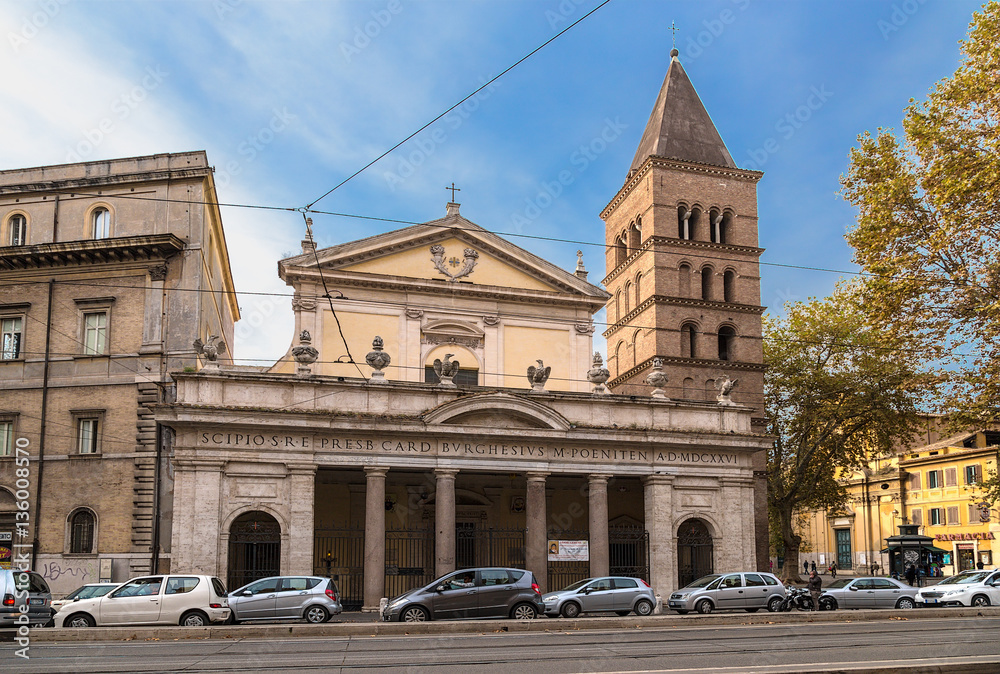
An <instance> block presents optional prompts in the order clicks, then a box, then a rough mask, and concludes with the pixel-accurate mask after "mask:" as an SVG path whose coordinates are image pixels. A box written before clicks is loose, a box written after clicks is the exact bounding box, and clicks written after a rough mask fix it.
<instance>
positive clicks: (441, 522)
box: [434, 468, 458, 576]
mask: <svg viewBox="0 0 1000 674" xmlns="http://www.w3.org/2000/svg"><path fill="white" fill-rule="evenodd" d="M456 475H458V470H457V469H454V468H437V469H435V470H434V477H435V478H436V479H437V486H436V489H435V494H434V572H435V574H437V575H438V576H443V575H444V574H446V573H449V572H451V571H454V570H455V476H456Z"/></svg>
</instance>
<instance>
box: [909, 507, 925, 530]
mask: <svg viewBox="0 0 1000 674" xmlns="http://www.w3.org/2000/svg"><path fill="white" fill-rule="evenodd" d="M923 523H924V509H923V508H910V524H916V525H917V526H920V525H922V524H923Z"/></svg>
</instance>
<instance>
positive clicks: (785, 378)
mask: <svg viewBox="0 0 1000 674" xmlns="http://www.w3.org/2000/svg"><path fill="white" fill-rule="evenodd" d="M861 290H862V288H861V284H859V283H853V284H848V283H843V284H841V285H840V286H839V287H838V288H837V291H836V292H835V293H834V295H833V296H832V297H830V298H827V299H823V300H816V299H814V300H810V301H808V302H798V303H794V304H787V305H786V306H785V309H786V313H785V316H784V317H782V318H770V317H767V318H765V321H764V362H765V364H766V365H767V372H766V374H765V379H764V384H765V385H764V395H765V407H766V414H767V419H768V427H769V433H770V434H771V435H773V436H774V438H775V440H774V446H773V448H772V449H771V451H770V453H769V455H768V466H767V470H768V507H769V509H770V514H771V520H772V522H776V523H777V526H778V531H777V532H776V533H777V537H778V538H780V540H781V542H782V544H783V546H784V551H785V565H784V572H783V575H784V577H785V580H790V581H793V582H800V579H799V577H798V569H799V564H800V561H799V548H800V545H801V542H802V538H801V536H799V534H798V533H797V532H796V531H795V526H794V524H795V517H796V514H797V513H798V512H801V511H802V510H815V509H830V510H835V509H838V508H840V507H842V506H843V505H844V504H845V500H846V496H847V494H846V491H845V489H844V487H843V485H841V483H840V482H839V481H838V476H839V475H840V472H841V470H846V469H850V468H853V467H857V466H861V465H864V464H866V462H867V460H868V459H869V458H871V457H874V456H879V455H883V454H886V453H888V452H890V451H891V450H892V449H894V448H896V447H898V446H899V444H900V438H907V437H910V436H911V435H912V431H913V430H914V429H915V428H916V423H917V411H918V410H917V403H918V401H920V400H921V399H922V398H923V396H924V395H925V394H926V392H927V391H928V390H929V389H932V388H933V385H934V382H935V379H934V377H933V376H932V375H930V374H929V373H927V372H925V371H923V370H922V364H923V362H924V361H923V353H922V352H920V350H919V349H913V348H911V347H912V346H913V345H912V344H909V343H907V341H906V340H904V339H902V338H900V337H899V336H897V335H896V334H895V333H892V332H887V331H885V330H882V329H881V328H880V327H879V326H877V325H875V324H873V323H872V322H871V321H870V317H869V315H868V314H867V313H866V312H865V311H864V310H863V303H862V301H861V294H860V292H861Z"/></svg>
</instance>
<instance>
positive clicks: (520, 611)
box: [382, 568, 545, 622]
mask: <svg viewBox="0 0 1000 674" xmlns="http://www.w3.org/2000/svg"><path fill="white" fill-rule="evenodd" d="M544 608H545V605H544V604H543V603H542V594H541V590H540V589H539V587H538V583H536V582H535V577H534V576H533V575H532V574H531V572H530V571H525V570H524V569H501V568H486V569H463V570H461V571H456V572H454V573H449V574H448V575H447V576H441V577H440V578H438V579H436V580H435V581H433V582H432V583H429V584H428V585H425V586H423V587H418V588H416V589H414V590H410V591H409V592H406V593H404V594H401V595H399V596H398V597H395V598H394V599H392V600H391V601H390V602H389V603H388V604H386V606H385V609H384V610H383V611H382V620H395V621H399V622H423V621H425V620H440V619H443V618H508V617H509V618H516V619H518V620H530V619H532V618H534V617H536V616H537V615H538V614H539V613H541V612H542V611H543V610H544Z"/></svg>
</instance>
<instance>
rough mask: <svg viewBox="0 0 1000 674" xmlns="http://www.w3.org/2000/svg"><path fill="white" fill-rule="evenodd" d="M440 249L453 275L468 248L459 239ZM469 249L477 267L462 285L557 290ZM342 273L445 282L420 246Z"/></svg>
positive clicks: (348, 266)
mask: <svg viewBox="0 0 1000 674" xmlns="http://www.w3.org/2000/svg"><path fill="white" fill-rule="evenodd" d="M442 245H443V246H444V252H445V255H444V259H445V264H446V265H447V268H448V269H449V270H450V271H452V272H453V273H454V272H456V271H458V270H459V269H461V268H462V265H464V264H465V260H464V258H463V257H462V253H463V251H464V250H465V249H466V248H469V247H470V246H469V244H467V243H465V242H464V241H460V240H459V239H456V238H451V239H448V240H446V241H444V242H443V243H442ZM471 247H472V248H474V249H475V250H476V252H478V253H479V261H478V262H477V263H476V267H475V269H474V270H473V271H472V274H470V275H469V276H466V277H463V278H462V281H470V282H472V283H477V284H480V285H495V286H505V287H511V288H527V289H529V290H548V291H555V290H556V289H555V288H554V287H552V286H550V285H547V284H545V283H543V282H541V281H539V280H538V279H536V278H534V277H532V276H529V275H528V274H525V273H524V272H522V271H521V270H519V269H516V268H514V267H512V266H510V265H509V264H507V263H506V262H502V261H500V260H498V259H496V258H493V257H491V256H489V255H487V254H485V253H483V251H482V250H480V249H478V248H476V247H475V246H471ZM452 258H457V259H458V260H459V264H458V265H457V266H452V265H451V264H449V263H448V260H451V259H452ZM341 269H342V270H344V271H358V272H364V273H367V274H388V275H392V276H406V277H410V278H422V279H443V278H444V276H443V275H442V274H441V273H440V272H438V270H437V269H435V267H434V263H433V262H432V258H431V251H430V246H421V247H420V248H413V249H411V250H404V251H400V252H398V253H391V254H389V255H383V256H382V257H379V258H375V259H374V260H366V261H364V262H359V263H357V264H352V265H347V266H345V267H341Z"/></svg>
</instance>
